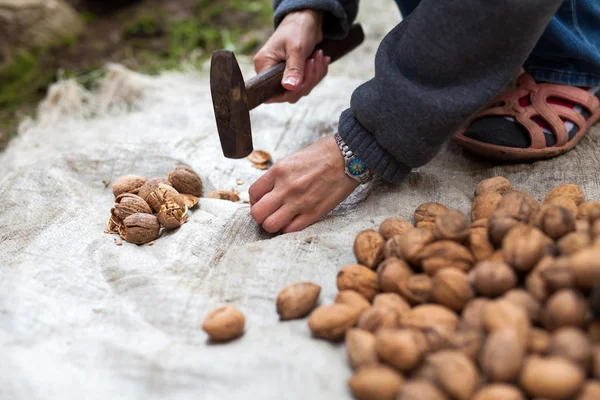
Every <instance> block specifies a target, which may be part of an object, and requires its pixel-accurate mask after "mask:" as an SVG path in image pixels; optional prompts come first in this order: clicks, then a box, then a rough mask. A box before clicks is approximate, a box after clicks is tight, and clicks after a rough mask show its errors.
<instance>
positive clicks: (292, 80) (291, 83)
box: [283, 76, 298, 86]
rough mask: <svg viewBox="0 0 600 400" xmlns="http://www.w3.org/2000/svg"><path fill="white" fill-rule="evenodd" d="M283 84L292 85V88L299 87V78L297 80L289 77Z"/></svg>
mask: <svg viewBox="0 0 600 400" xmlns="http://www.w3.org/2000/svg"><path fill="white" fill-rule="evenodd" d="M283 84H284V85H290V86H297V85H298V78H296V77H295V76H288V77H287V78H285V79H284V80H283Z"/></svg>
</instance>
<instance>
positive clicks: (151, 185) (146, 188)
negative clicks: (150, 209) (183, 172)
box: [138, 178, 173, 202]
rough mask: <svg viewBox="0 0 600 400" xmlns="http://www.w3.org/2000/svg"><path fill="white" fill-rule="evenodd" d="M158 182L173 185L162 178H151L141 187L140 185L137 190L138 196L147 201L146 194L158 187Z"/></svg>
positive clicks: (148, 194)
mask: <svg viewBox="0 0 600 400" xmlns="http://www.w3.org/2000/svg"><path fill="white" fill-rule="evenodd" d="M160 184H163V185H167V186H173V185H171V182H169V181H168V180H167V179H164V178H155V179H151V180H149V181H148V182H146V183H145V184H144V185H143V186H142V187H140V190H139V191H138V196H140V197H141V198H142V199H144V201H146V202H148V196H150V193H152V192H154V191H155V190H156V189H158V185H160Z"/></svg>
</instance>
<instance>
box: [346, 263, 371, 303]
mask: <svg viewBox="0 0 600 400" xmlns="http://www.w3.org/2000/svg"><path fill="white" fill-rule="evenodd" d="M337 287H338V290H354V291H356V292H358V293H360V294H362V295H363V296H365V297H366V298H367V300H369V301H372V300H373V297H375V295H376V294H377V293H378V292H379V284H378V283H377V274H376V273H375V272H374V271H373V270H371V269H370V268H367V267H365V266H363V265H359V264H350V265H347V266H345V267H344V268H342V269H341V270H340V272H338V274H337Z"/></svg>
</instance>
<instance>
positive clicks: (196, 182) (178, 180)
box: [169, 167, 202, 197]
mask: <svg viewBox="0 0 600 400" xmlns="http://www.w3.org/2000/svg"><path fill="white" fill-rule="evenodd" d="M169 182H171V184H172V185H173V187H174V188H175V190H177V191H178V192H179V193H183V194H191V195H192V196H195V197H201V196H202V179H200V177H199V176H198V174H197V173H196V172H194V170H193V169H191V168H188V167H177V168H175V170H174V171H173V172H171V173H170V174H169Z"/></svg>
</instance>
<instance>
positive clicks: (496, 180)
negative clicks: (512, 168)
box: [475, 176, 512, 196]
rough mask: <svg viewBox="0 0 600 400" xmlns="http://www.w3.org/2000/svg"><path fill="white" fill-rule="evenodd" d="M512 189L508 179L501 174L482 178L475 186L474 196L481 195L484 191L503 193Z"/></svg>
mask: <svg viewBox="0 0 600 400" xmlns="http://www.w3.org/2000/svg"><path fill="white" fill-rule="evenodd" d="M511 190H512V184H511V183H510V181H509V180H508V179H506V178H504V177H502V176H494V177H493V178H488V179H484V180H482V181H481V182H479V183H478V184H477V187H475V196H482V195H484V194H486V193H499V194H501V195H505V194H506V193H508V192H510V191H511Z"/></svg>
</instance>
